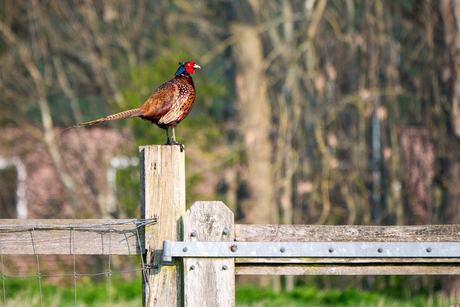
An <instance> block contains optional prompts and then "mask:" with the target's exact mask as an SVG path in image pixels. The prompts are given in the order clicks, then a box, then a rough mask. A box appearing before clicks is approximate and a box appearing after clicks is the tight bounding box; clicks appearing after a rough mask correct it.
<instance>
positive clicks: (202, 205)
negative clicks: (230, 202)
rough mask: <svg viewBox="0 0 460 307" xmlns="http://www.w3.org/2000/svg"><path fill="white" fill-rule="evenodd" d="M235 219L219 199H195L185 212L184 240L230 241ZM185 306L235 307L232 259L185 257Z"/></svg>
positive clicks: (231, 240) (233, 263)
mask: <svg viewBox="0 0 460 307" xmlns="http://www.w3.org/2000/svg"><path fill="white" fill-rule="evenodd" d="M234 236H235V235H234V218H233V212H232V211H230V210H229V209H228V208H227V206H225V205H224V203H222V202H220V201H203V202H195V203H194V204H193V205H192V206H191V207H190V209H189V210H187V212H186V213H185V215H184V241H185V242H195V241H197V242H227V241H229V242H233V239H234ZM183 270H184V303H185V306H186V307H195V306H199V307H206V306H209V307H214V306H219V307H224V306H225V307H226V306H235V259H234V258H184V267H183Z"/></svg>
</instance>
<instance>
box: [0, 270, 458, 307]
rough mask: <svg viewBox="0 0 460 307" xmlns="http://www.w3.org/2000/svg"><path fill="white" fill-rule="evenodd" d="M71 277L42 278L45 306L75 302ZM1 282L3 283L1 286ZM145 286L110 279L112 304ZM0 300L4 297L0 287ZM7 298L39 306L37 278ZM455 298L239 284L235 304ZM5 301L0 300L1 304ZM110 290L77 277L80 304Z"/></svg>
mask: <svg viewBox="0 0 460 307" xmlns="http://www.w3.org/2000/svg"><path fill="white" fill-rule="evenodd" d="M72 283H73V280H72V278H66V279H65V280H61V281H59V282H58V285H51V284H47V283H46V282H42V286H41V292H42V304H43V306H56V307H57V306H75V292H74V287H73V284H72ZM1 289H2V284H0V290H1ZM141 289H142V286H141V281H140V278H139V279H136V280H123V279H122V278H119V277H113V278H112V279H111V291H110V292H111V293H110V303H111V306H114V307H119V306H127V307H129V306H141V302H142V290H141ZM1 293H2V294H1V295H0V301H3V291H1ZM5 298H6V303H7V306H9V307H15V306H40V291H39V287H38V281H37V279H36V278H27V279H19V278H6V279H5ZM451 303H452V302H450V301H449V300H448V299H442V298H440V297H439V295H435V296H433V297H431V298H430V297H428V296H426V295H417V296H414V297H411V298H410V299H408V300H405V299H403V298H401V297H397V296H392V295H390V294H388V293H386V294H384V293H380V292H377V291H369V292H366V291H359V290H356V289H353V288H346V289H331V290H328V291H326V290H320V289H318V288H316V287H314V286H299V287H296V288H295V289H294V290H293V291H289V292H281V293H275V292H274V291H273V290H272V289H271V288H259V287H256V286H252V285H243V286H237V288H236V305H237V306H242V307H243V306H248V307H249V306H253V307H263V306H267V307H268V306H270V307H277V306H280V307H281V306H283V307H300V306H309V307H325V306H339V307H341V306H350V307H351V306H354V307H359V306H362V307H364V306H366V307H367V306H378V307H390V306H391V307H403V306H408V307H411V306H413V307H416V306H420V307H422V306H423V307H430V306H431V307H437V306H439V307H441V306H442V307H444V306H449V305H450V304H451ZM2 305H3V302H0V306H2ZM108 305H109V293H108V283H107V280H106V279H105V280H101V281H99V282H95V281H94V280H93V279H90V278H86V277H78V279H77V306H79V307H80V306H108Z"/></svg>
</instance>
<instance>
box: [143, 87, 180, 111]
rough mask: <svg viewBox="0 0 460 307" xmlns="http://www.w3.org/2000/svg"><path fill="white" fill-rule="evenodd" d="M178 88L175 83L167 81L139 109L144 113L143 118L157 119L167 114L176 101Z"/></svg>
mask: <svg viewBox="0 0 460 307" xmlns="http://www.w3.org/2000/svg"><path fill="white" fill-rule="evenodd" d="M178 93H179V88H178V86H177V84H176V83H175V82H172V80H171V81H168V82H166V83H164V84H163V85H161V86H160V87H159V88H157V89H156V91H155V92H153V94H152V96H150V97H149V99H147V101H146V102H144V104H143V105H142V106H141V107H140V108H139V109H140V110H142V111H144V115H143V117H145V118H150V119H159V118H161V117H162V116H163V115H165V114H166V113H168V112H169V110H170V109H171V107H172V106H173V105H174V101H175V100H176V99H177V96H178Z"/></svg>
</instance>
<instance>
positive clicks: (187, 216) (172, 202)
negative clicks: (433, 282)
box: [0, 146, 460, 307]
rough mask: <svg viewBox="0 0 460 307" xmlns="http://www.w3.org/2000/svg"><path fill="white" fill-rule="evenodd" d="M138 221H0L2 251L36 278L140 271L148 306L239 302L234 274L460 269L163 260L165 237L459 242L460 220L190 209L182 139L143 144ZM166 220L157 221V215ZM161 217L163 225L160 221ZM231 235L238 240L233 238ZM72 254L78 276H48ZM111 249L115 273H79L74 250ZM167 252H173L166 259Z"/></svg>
mask: <svg viewBox="0 0 460 307" xmlns="http://www.w3.org/2000/svg"><path fill="white" fill-rule="evenodd" d="M139 154H140V159H139V166H140V173H141V216H140V219H138V220H132V219H131V220H20V221H19V220H0V261H1V267H2V281H3V289H4V291H3V295H4V304H5V305H6V296H5V278H15V276H7V275H5V274H4V263H3V255H7V254H29V255H36V261H37V274H36V275H31V276H23V277H19V276H18V278H29V277H36V278H37V279H38V284H39V285H38V286H39V288H40V301H41V304H43V303H42V293H41V281H40V279H41V277H44V276H73V278H74V292H75V305H76V296H77V294H76V292H77V287H76V283H77V277H80V276H98V275H107V278H108V282H109V304H110V303H111V302H110V295H111V293H110V282H111V280H110V277H111V276H112V274H116V273H125V272H134V271H141V272H142V280H143V287H142V297H143V300H142V302H143V306H149V307H152V306H168V307H169V306H183V305H184V306H200V307H201V306H203V307H204V306H234V305H235V275H237V274H243V275H246V274H249V275H252V274H257V275H264V274H268V275H317V274H321V275H394V274H403V275H417V274H430V275H437V274H456V275H457V274H460V255H459V257H439V258H426V257H423V258H422V257H410V258H407V257H399V258H398V257H392V258H379V257H374V258H372V257H367V258H364V257H334V258H330V257H322V256H321V257H284V258H269V257H226V258H225V257H216V256H213V257H211V258H209V257H176V258H173V259H172V261H166V262H163V261H162V253H163V242H164V241H172V242H174V241H184V242H198V243H199V242H227V243H226V244H231V249H232V251H233V249H234V250H237V248H238V244H239V243H240V242H331V244H332V243H333V242H446V243H448V242H459V238H460V225H447V226H446V225H429V226H308V225H238V224H236V225H235V224H234V217H233V213H232V212H231V211H230V210H229V209H228V208H227V207H226V206H225V205H224V204H223V203H222V202H197V203H195V204H194V205H192V206H191V207H190V209H189V210H187V211H185V154H184V152H183V151H181V150H180V147H179V146H141V147H140V148H139ZM157 216H158V217H159V218H158V219H157V218H156V217H157ZM155 224H156V225H155ZM230 242H232V243H233V244H232V243H230ZM45 254H62V255H73V272H72V274H63V275H41V273H40V265H39V255H45ZM89 254H92V255H108V256H109V264H108V271H107V272H100V273H96V274H78V273H77V272H76V269H75V255H89ZM112 255H140V256H141V268H139V269H134V270H130V271H121V272H112V271H111V268H112V266H111V265H112V263H111V262H112ZM166 258H167V257H166Z"/></svg>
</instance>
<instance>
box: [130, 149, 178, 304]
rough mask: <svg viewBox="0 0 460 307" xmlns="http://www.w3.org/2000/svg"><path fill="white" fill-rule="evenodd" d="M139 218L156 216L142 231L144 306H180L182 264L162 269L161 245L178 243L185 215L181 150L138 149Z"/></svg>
mask: <svg viewBox="0 0 460 307" xmlns="http://www.w3.org/2000/svg"><path fill="white" fill-rule="evenodd" d="M139 152H140V169H141V218H152V217H153V216H158V219H159V221H158V224H157V225H153V226H151V227H146V229H145V249H146V257H145V261H146V263H147V264H149V265H151V266H152V269H150V272H149V274H148V280H146V279H145V278H144V280H143V288H142V290H143V291H142V292H143V306H168V307H171V306H181V305H182V301H181V300H182V291H181V289H182V276H181V274H182V270H181V261H180V260H176V265H174V266H163V265H162V263H161V255H162V249H163V241H164V240H168V241H179V240H181V239H182V236H181V217H182V215H183V214H184V213H185V154H184V152H181V150H180V146H169V145H161V146H156V145H152V146H141V147H140V148H139Z"/></svg>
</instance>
